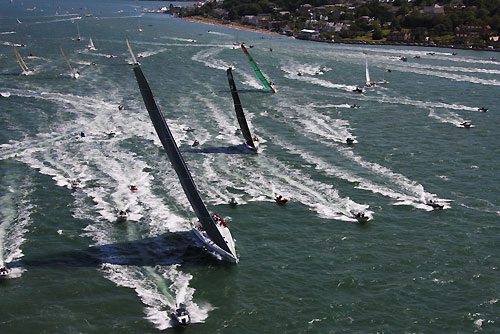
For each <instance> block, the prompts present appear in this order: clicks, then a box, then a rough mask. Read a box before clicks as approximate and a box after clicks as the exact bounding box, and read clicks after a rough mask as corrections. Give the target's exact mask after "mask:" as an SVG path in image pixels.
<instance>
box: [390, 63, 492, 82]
mask: <svg viewBox="0 0 500 334" xmlns="http://www.w3.org/2000/svg"><path fill="white" fill-rule="evenodd" d="M393 70H399V71H401V72H411V73H417V74H422V75H427V76H435V77H440V78H445V79H450V80H454V81H463V82H470V83H476V84H482V85H491V86H500V80H495V79H481V78H477V77H472V76H468V75H461V74H453V73H448V72H439V71H435V70H432V69H428V70H427V69H420V68H414V67H413V68H412V67H406V66H398V67H394V68H393Z"/></svg>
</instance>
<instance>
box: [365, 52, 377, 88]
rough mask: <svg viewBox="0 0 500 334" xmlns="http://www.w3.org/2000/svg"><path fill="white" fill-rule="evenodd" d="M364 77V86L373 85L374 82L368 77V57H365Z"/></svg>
mask: <svg viewBox="0 0 500 334" xmlns="http://www.w3.org/2000/svg"><path fill="white" fill-rule="evenodd" d="M365 77H366V83H365V86H366V87H374V86H375V82H372V81H371V79H370V71H369V70H368V57H366V59H365Z"/></svg>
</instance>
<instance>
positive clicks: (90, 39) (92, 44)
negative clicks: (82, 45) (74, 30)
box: [87, 36, 97, 51]
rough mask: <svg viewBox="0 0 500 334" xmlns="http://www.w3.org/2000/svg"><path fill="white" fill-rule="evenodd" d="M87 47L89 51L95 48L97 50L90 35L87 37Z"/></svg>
mask: <svg viewBox="0 0 500 334" xmlns="http://www.w3.org/2000/svg"><path fill="white" fill-rule="evenodd" d="M87 48H88V49H89V50H91V51H95V50H97V49H96V48H95V45H94V42H93V41H92V36H91V37H89V45H88V46H87Z"/></svg>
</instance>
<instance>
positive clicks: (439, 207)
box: [425, 199, 444, 210]
mask: <svg viewBox="0 0 500 334" xmlns="http://www.w3.org/2000/svg"><path fill="white" fill-rule="evenodd" d="M425 204H426V205H428V206H430V207H432V208H433V209H434V210H443V208H444V205H443V204H440V203H438V202H436V201H434V200H432V199H430V200H428V201H427V202H426V203H425Z"/></svg>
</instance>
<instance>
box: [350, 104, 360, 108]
mask: <svg viewBox="0 0 500 334" xmlns="http://www.w3.org/2000/svg"><path fill="white" fill-rule="evenodd" d="M350 107H351V108H359V106H358V105H357V104H351V105H350Z"/></svg>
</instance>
